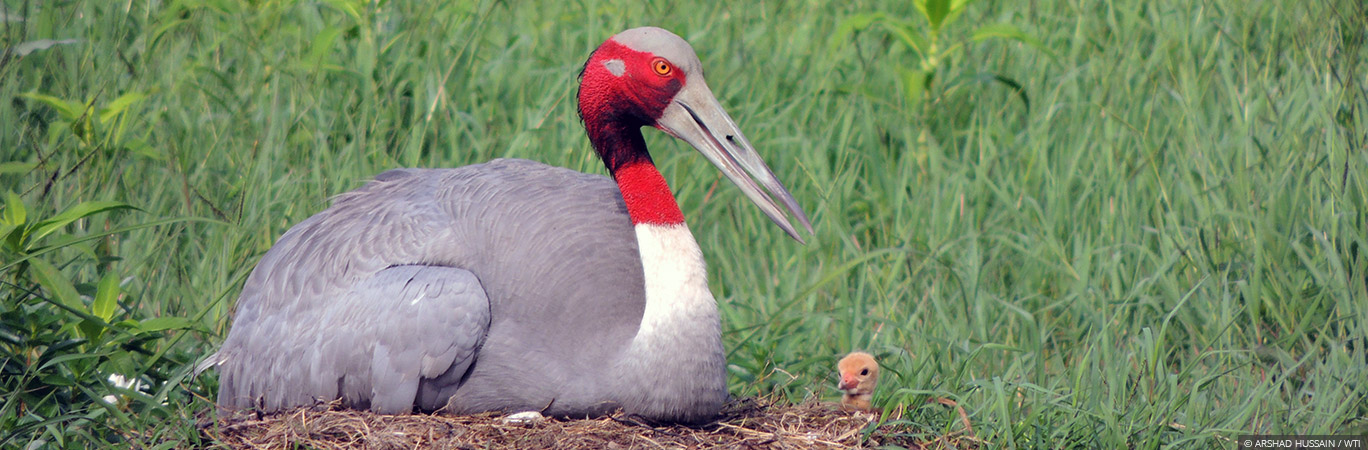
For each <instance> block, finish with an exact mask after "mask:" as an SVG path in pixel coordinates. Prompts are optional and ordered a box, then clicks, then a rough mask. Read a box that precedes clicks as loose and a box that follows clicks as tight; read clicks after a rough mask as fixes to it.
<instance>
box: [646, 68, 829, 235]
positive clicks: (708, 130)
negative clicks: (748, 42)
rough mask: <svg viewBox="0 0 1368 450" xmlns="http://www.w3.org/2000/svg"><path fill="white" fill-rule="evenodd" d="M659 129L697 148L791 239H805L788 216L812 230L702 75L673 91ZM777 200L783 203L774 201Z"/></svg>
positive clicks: (808, 230) (662, 115) (809, 232)
mask: <svg viewBox="0 0 1368 450" xmlns="http://www.w3.org/2000/svg"><path fill="white" fill-rule="evenodd" d="M656 127H657V128H660V129H661V130H664V131H665V132H666V133H669V134H670V135H672V136H674V137H677V138H680V139H683V140H684V142H688V143H689V145H692V146H693V148H695V149H698V152H699V153H702V154H703V156H704V157H706V158H708V161H711V162H712V163H713V165H714V166H717V169H718V170H721V171H722V174H723V175H726V176H727V179H729V180H731V182H732V183H735V184H736V187H738V188H741V192H743V193H745V194H746V197H749V198H750V199H751V201H752V202H754V203H755V205H756V206H759V207H760V210H761V211H764V212H765V215H767V216H769V218H770V220H773V221H774V223H775V224H777V225H779V227H780V228H783V229H784V231H785V232H787V233H788V235H789V236H790V237H792V238H793V239H796V240H797V241H798V242H800V243H805V242H804V241H803V238H802V237H801V236H799V235H798V230H797V229H795V228H794V227H793V225H792V224H791V223H789V219H788V216H789V215H792V216H793V218H794V219H795V220H797V221H798V224H799V225H802V226H803V228H804V229H806V230H807V232H808V234H809V235H811V234H813V231H812V224H811V223H810V222H808V218H807V215H805V214H803V209H802V208H800V207H799V206H798V202H796V201H794V200H793V195H791V194H789V192H788V189H785V188H784V185H783V184H782V183H780V182H779V180H778V179H776V178H774V172H772V171H770V168H769V166H766V165H765V162H764V161H763V160H761V159H760V155H759V154H758V153H756V152H755V147H752V146H751V144H750V141H748V140H746V136H745V135H742V134H741V129H740V128H737V126H736V122H733V121H732V119H731V116H728V115H727V112H726V111H725V110H723V109H722V104H720V103H718V102H717V97H716V96H714V95H713V93H712V90H711V89H708V84H707V83H706V82H704V81H703V78H702V77H693V78H692V79H690V80H689V84H687V85H686V86H685V87H684V88H683V89H681V90H680V91H679V92H678V93H676V94H675V97H674V100H673V101H671V102H670V105H669V106H666V107H665V112H664V114H661V116H660V119H659V120H658V121H656ZM761 186H764V189H761ZM775 198H778V200H779V201H778V202H775ZM781 205H782V206H781Z"/></svg>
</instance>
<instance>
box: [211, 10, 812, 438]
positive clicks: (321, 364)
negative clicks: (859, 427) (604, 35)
mask: <svg viewBox="0 0 1368 450" xmlns="http://www.w3.org/2000/svg"><path fill="white" fill-rule="evenodd" d="M579 113H580V117H581V118H582V119H583V121H584V127H585V129H586V130H587V131H588V134H589V140H590V142H591V143H592V144H593V147H594V149H595V150H596V151H597V152H598V154H599V156H600V157H601V158H602V159H603V162H604V164H605V165H606V166H607V167H608V171H609V172H610V173H611V174H612V179H609V178H607V177H603V176H597V175H588V174H583V173H578V172H574V171H571V170H568V169H563V168H557V167H550V166H546V165H543V164H540V163H536V162H531V161H526V160H512V159H503V160H495V161H491V162H488V163H485V164H479V165H472V166H466V167H460V168H455V169H431V170H424V169H396V170H390V171H387V172H385V173H382V174H380V175H379V176H377V177H376V178H375V180H374V181H371V182H370V183H368V184H366V185H365V186H363V187H361V188H360V189H357V190H355V191H352V192H348V193H346V194H342V195H340V196H338V197H337V199H336V200H335V201H334V203H333V205H332V206H331V207H329V208H327V209H326V210H324V211H322V212H320V213H318V214H316V215H314V216H312V217H310V218H308V219H306V220H304V221H303V222H300V223H299V224H298V225H295V226H294V227H293V228H291V229H290V230H289V231H287V232H286V233H285V234H284V235H283V236H281V237H280V240H279V241H278V242H276V244H275V246H274V247H272V248H271V249H270V250H269V251H267V252H266V254H265V256H263V257H262V258H261V261H260V262H259V263H258V264H257V266H256V269H254V270H253V271H252V274H251V275H250V276H249V277H248V278H247V282H246V285H245V286H243V289H242V294H241V296H240V297H239V298H238V302H237V313H236V314H237V315H236V318H235V320H234V322H233V325H232V328H231V330H230V331H229V332H228V337H227V339H226V340H225V341H224V343H223V346H222V347H221V348H220V349H219V351H218V352H217V353H216V354H214V355H210V356H209V357H208V358H206V360H205V362H204V363H202V364H201V368H205V367H209V366H215V365H216V366H218V370H219V374H220V378H219V398H218V403H219V406H220V407H223V408H249V407H256V408H261V409H263V410H267V411H274V410H279V409H282V408H287V407H292V406H299V405H308V404H312V403H314V402H316V401H326V400H332V399H338V398H340V399H342V401H343V402H344V403H346V404H347V405H350V406H352V407H356V408H369V409H371V410H373V411H376V412H384V413H403V412H409V411H412V409H413V408H414V407H417V408H419V409H421V410H424V411H432V410H438V409H445V410H447V411H451V412H455V413H473V412H482V411H504V412H517V411H540V412H543V413H547V414H551V415H557V416H592V415H601V414H604V413H607V412H610V411H612V410H613V409H616V408H621V409H622V410H623V411H625V412H627V413H632V414H638V415H641V416H644V417H646V418H649V419H653V420H659V421H669V422H697V421H702V420H706V419H708V418H711V417H713V416H714V415H715V414H716V413H717V412H718V411H719V410H720V409H721V407H722V404H723V403H724V402H725V401H726V399H727V384H726V360H725V356H724V353H723V350H722V340H721V324H720V319H719V317H718V311H717V304H716V302H715V301H714V299H713V295H712V293H711V292H710V291H709V289H708V284H707V274H706V272H705V267H704V261H703V257H702V253H701V252H700V250H699V248H698V243H697V242H695V241H694V238H693V235H692V234H690V233H689V229H688V227H687V226H686V225H685V224H684V216H683V214H682V213H681V211H680V209H679V206H678V204H676V203H675V200H674V197H673V196H672V195H671V193H670V190H669V187H668V186H667V185H666V183H665V179H664V178H663V177H662V176H661V174H660V172H659V171H658V170H657V169H656V167H655V165H654V164H653V163H652V161H651V157H650V155H649V154H648V153H647V151H646V144H645V141H643V139H642V134H641V128H642V127H644V126H654V127H656V128H659V129H661V130H663V131H665V132H666V133H669V134H670V135H673V136H675V137H677V138H680V139H683V140H684V141H685V142H688V143H689V144H690V145H692V146H693V147H694V148H696V149H697V150H698V151H699V152H701V153H702V154H703V155H704V156H706V157H707V159H708V160H709V161H711V162H712V163H713V164H714V165H716V166H717V168H718V169H720V170H721V171H722V173H723V174H725V175H726V176H727V177H728V178H729V179H730V180H731V181H732V182H733V183H735V184H736V185H737V186H738V187H739V188H740V189H741V191H742V192H744V193H745V194H746V195H747V196H748V197H749V198H750V199H751V200H752V201H753V202H754V203H756V204H757V205H758V206H759V207H760V209H761V210H763V211H764V212H765V213H766V214H767V215H768V216H769V217H770V219H772V220H773V221H774V222H775V223H776V224H778V225H779V226H780V227H782V228H783V229H784V230H785V231H786V232H788V234H789V235H790V236H792V237H793V238H795V239H798V240H799V241H800V242H801V240H802V239H801V238H800V237H799V234H798V231H797V230H796V229H795V227H794V226H793V225H792V224H790V222H789V218H788V216H789V215H792V216H793V218H794V219H795V220H796V221H797V222H798V223H799V224H800V225H802V226H803V227H804V228H805V229H806V230H807V232H808V233H812V226H811V225H810V223H809V222H808V219H807V217H806V216H805V215H804V214H803V212H802V210H801V209H800V208H799V207H798V204H797V202H795V201H794V200H793V197H792V195H790V194H789V193H788V191H787V190H786V189H785V188H784V186H783V185H782V184H781V183H779V181H778V180H776V179H775V177H774V174H773V173H772V172H771V171H770V170H769V168H768V167H767V166H765V163H764V162H763V161H761V159H760V157H759V156H758V155H757V154H756V152H755V149H754V148H753V147H752V146H751V144H750V143H749V142H748V141H747V140H746V138H745V137H744V136H743V135H742V134H741V131H740V130H739V129H738V128H737V126H736V124H735V123H734V122H733V121H732V119H731V118H730V117H729V116H728V115H727V113H726V112H725V111H723V109H722V107H721V105H720V104H719V103H718V101H717V99H716V98H715V97H714V96H713V94H712V91H711V90H709V89H708V85H707V83H705V82H704V81H703V71H702V67H701V63H699V61H698V57H697V56H696V55H695V54H694V51H693V48H692V47H690V46H689V44H688V43H687V42H685V41H684V40H683V39H680V38H679V37H678V36H675V35H674V34H672V33H670V32H668V31H665V30H662V29H659V28H649V27H648V28H635V29H631V30H627V31H624V32H622V33H619V34H617V35H615V36H613V37H612V38H610V39H608V40H607V41H606V42H604V43H603V44H602V45H601V46H599V48H598V49H597V50H595V51H594V53H593V54H592V55H591V56H590V57H589V60H588V62H586V63H585V65H584V70H583V72H582V73H581V74H580V88H579ZM762 186H763V188H764V189H763V190H762V189H761V187H762ZM766 191H768V193H767V192H766ZM776 199H777V201H776Z"/></svg>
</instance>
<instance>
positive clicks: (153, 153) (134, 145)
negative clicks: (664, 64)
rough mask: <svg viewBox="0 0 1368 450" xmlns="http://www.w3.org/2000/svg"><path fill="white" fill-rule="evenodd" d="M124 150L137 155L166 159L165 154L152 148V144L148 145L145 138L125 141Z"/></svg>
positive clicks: (158, 159)
mask: <svg viewBox="0 0 1368 450" xmlns="http://www.w3.org/2000/svg"><path fill="white" fill-rule="evenodd" d="M124 150H128V151H129V152H131V153H133V154H135V155H139V156H143V157H146V158H149V159H153V160H156V161H165V160H166V157H165V156H163V155H162V154H161V153H158V152H157V150H156V149H154V148H152V146H151V145H148V144H147V141H146V140H143V139H131V140H129V141H128V142H125V143H124Z"/></svg>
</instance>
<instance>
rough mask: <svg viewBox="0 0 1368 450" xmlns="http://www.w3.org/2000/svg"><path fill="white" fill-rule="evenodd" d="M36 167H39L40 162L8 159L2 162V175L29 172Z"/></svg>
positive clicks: (0, 165)
mask: <svg viewBox="0 0 1368 450" xmlns="http://www.w3.org/2000/svg"><path fill="white" fill-rule="evenodd" d="M34 167H38V163H31V162H20V161H7V162H3V163H0V175H15V174H21V173H28V172H29V171H31V170H33V168H34Z"/></svg>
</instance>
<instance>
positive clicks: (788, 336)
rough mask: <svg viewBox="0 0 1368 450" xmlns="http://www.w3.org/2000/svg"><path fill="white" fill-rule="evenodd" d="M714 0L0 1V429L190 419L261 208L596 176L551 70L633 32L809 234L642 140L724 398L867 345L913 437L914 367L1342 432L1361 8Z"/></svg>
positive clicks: (1366, 158)
mask: <svg viewBox="0 0 1368 450" xmlns="http://www.w3.org/2000/svg"><path fill="white" fill-rule="evenodd" d="M724 3H727V2H659V3H643V2H634V1H619V2H607V1H605V2H599V1H592V0H588V1H579V2H542V3H531V2H477V1H424V2H416V1H415V2H410V1H395V0H390V1H384V0H381V1H376V2H368V1H359V0H323V1H299V0H255V1H238V0H164V1H156V2H146V1H131V0H130V1H44V2H39V1H28V0H3V1H0V5H3V9H0V13H3V17H0V19H3V23H0V49H3V53H2V54H0V100H2V101H0V194H4V195H6V197H5V201H4V209H3V211H2V212H0V227H3V228H0V238H3V239H4V241H3V243H0V246H2V247H3V253H0V256H2V257H3V260H2V261H0V297H3V299H0V302H2V303H0V369H2V370H3V374H2V376H3V378H0V389H3V399H0V430H3V431H0V446H3V447H7V448H25V447H28V446H35V447H42V446H49V447H72V448H81V447H93V446H103V445H117V446H136V447H144V446H160V447H162V448H176V447H184V446H187V445H192V444H202V442H200V441H199V439H200V437H199V434H198V431H197V429H196V428H195V422H196V421H197V420H201V419H203V418H205V417H211V414H212V407H211V399H212V398H213V396H214V393H215V383H216V376H215V375H214V374H213V373H212V372H210V373H208V374H206V375H204V376H201V377H199V378H196V379H193V380H192V379H190V378H189V377H188V375H187V373H188V371H189V369H190V367H191V366H192V365H193V364H194V363H195V362H196V359H197V358H199V357H201V356H203V355H204V354H206V353H207V352H209V351H211V349H212V348H213V347H214V346H215V345H216V344H217V343H218V342H220V341H221V340H222V337H223V335H224V333H225V332H226V330H227V327H228V325H229V323H230V321H231V311H232V305H233V300H234V299H235V298H236V293H237V291H238V290H239V289H240V287H241V284H242V281H243V279H244V278H245V277H246V275H247V273H248V272H249V271H250V270H251V268H252V267H253V265H254V263H255V261H256V260H257V259H258V258H259V257H260V256H261V255H262V253H263V252H265V251H266V249H268V248H269V247H270V245H271V244H272V243H273V242H274V240H275V239H276V238H277V237H278V236H279V235H280V234H281V233H283V232H284V231H285V230H286V229H288V228H289V227H290V226H291V225H292V224H295V223H298V222H299V221H301V220H303V219H304V218H306V217H308V216H309V215H311V214H313V213H315V212H317V211H319V210H320V209H322V208H324V207H325V206H326V205H327V203H328V199H329V197H330V196H332V195H335V194H338V193H341V192H345V191H347V190H349V189H353V188H356V187H358V186H360V185H361V184H362V183H364V182H365V180H367V179H368V178H369V177H370V176H372V175H374V174H376V173H379V172H381V171H383V170H385V169H389V168H393V167H401V166H412V167H450V166H459V165H464V164H470V163H476V162H481V161H485V160H488V159H491V158H497V157H520V158H529V159H534V160H538V161H542V162H545V163H548V164H553V165H559V166H565V167H570V168H574V169H577V170H582V171H587V172H591V173H604V169H603V168H602V166H601V164H600V163H599V162H598V161H597V159H596V158H595V156H594V155H593V154H592V152H591V151H590V149H589V146H588V142H587V140H586V139H585V138H584V136H583V131H582V129H581V128H580V123H579V120H578V118H577V116H576V114H575V112H574V111H575V110H574V102H573V99H574V97H573V94H574V92H575V83H576V75H577V73H578V71H579V68H580V65H581V64H582V63H583V60H584V58H586V57H587V55H588V53H589V52H590V51H591V50H592V49H593V48H594V47H595V46H596V45H597V44H598V43H600V42H602V41H603V40H604V39H606V38H607V37H608V36H611V35H612V34H613V33H615V32H617V31H620V30H622V29H625V28H627V27H631V26H639V25H646V24H652V25H658V26H662V27H665V28H668V29H671V30H673V31H675V32H677V33H678V34H680V35H682V36H684V37H685V38H686V39H687V40H689V41H690V42H692V43H693V45H694V47H695V48H696V49H697V50H698V52H699V54H700V58H701V59H702V60H703V63H704V65H705V67H706V70H707V75H708V79H709V82H710V84H711V86H712V87H713V90H714V91H715V92H716V93H717V94H718V95H719V97H720V99H721V101H722V103H723V104H724V105H725V106H726V107H727V108H728V109H729V111H730V113H731V115H732V116H733V117H735V118H736V119H737V121H738V122H739V123H740V125H741V127H742V129H743V130H745V132H746V133H747V134H748V136H749V137H750V140H751V141H752V142H753V143H754V144H755V145H756V147H757V148H758V149H759V150H760V151H761V153H762V154H764V155H765V157H766V159H767V160H768V161H769V162H770V164H771V166H772V167H773V168H774V169H775V171H776V173H777V174H778V175H779V178H780V179H782V180H784V182H785V183H786V184H787V185H788V186H789V187H790V188H791V190H792V191H793V192H794V194H795V196H796V197H797V198H798V200H799V202H800V203H801V204H803V205H804V207H805V208H806V210H807V211H808V213H809V215H810V216H811V217H812V218H813V223H814V226H815V228H816V230H817V234H816V236H815V237H814V238H812V239H810V240H809V243H808V244H807V245H805V246H804V245H798V244H797V243H795V242H793V241H791V240H789V239H788V238H787V237H786V236H785V235H784V234H783V233H782V232H781V231H780V230H779V229H778V228H777V227H774V226H772V225H771V224H770V223H769V222H768V221H767V220H766V219H765V218H764V216H763V215H762V214H760V213H759V212H758V211H757V210H756V209H755V208H754V207H752V206H751V205H749V204H748V203H747V202H746V201H745V200H744V198H743V197H741V196H739V195H738V192H737V191H736V189H734V188H732V187H731V186H729V185H728V184H727V183H726V182H725V181H722V180H721V178H720V177H719V175H718V174H717V173H716V171H715V170H714V169H712V168H711V167H710V166H709V165H708V164H707V163H706V161H704V160H703V159H702V158H700V157H699V156H698V155H697V154H696V153H695V152H693V151H692V150H689V149H688V148H687V146H685V145H683V144H682V143H678V142H673V141H672V140H671V139H670V138H668V137H667V136H664V135H663V134H662V133H657V132H648V133H647V140H648V144H649V145H650V147H651V148H652V149H653V155H654V156H655V158H656V161H657V162H658V163H659V164H660V166H661V168H662V170H663V172H664V173H665V175H666V177H667V179H669V180H670V182H671V184H672V186H673V187H674V189H675V191H676V193H677V195H678V198H679V200H680V203H681V206H682V208H683V209H684V212H685V216H686V217H687V218H688V220H689V223H690V225H691V227H692V228H693V230H694V233H695V235H696V236H697V238H698V240H699V242H700V244H701V246H702V247H703V250H704V252H705V256H706V258H707V260H708V261H709V263H710V270H709V273H710V276H711V283H712V286H713V290H714V292H715V293H716V295H717V297H718V299H719V302H720V303H721V305H722V309H723V313H724V318H723V324H724V329H725V333H726V335H725V339H726V346H727V350H728V359H729V362H730V370H731V375H732V378H731V387H732V392H733V394H734V395H738V396H751V395H777V396H780V397H782V398H786V399H788V400H791V401H795V402H797V401H802V400H804V399H806V398H809V397H813V396H816V397H821V398H828V399H829V398H831V397H833V396H834V395H835V394H836V391H835V388H834V383H835V382H834V376H833V367H834V362H835V360H836V358H837V357H839V356H840V355H841V354H842V353H844V352H847V351H849V350H852V349H866V350H869V351H871V352H874V353H876V354H877V355H879V356H880V357H881V358H882V362H883V365H884V366H885V369H886V372H885V375H884V378H883V381H884V385H883V387H882V388H881V390H880V392H879V394H878V396H877V397H876V399H877V401H876V403H877V404H880V405H882V406H883V407H884V408H885V409H886V410H887V412H888V413H889V415H888V420H899V421H904V422H906V423H907V424H908V429H909V430H911V432H913V433H918V434H920V435H923V436H925V437H926V438H927V439H931V438H934V437H936V436H940V435H945V434H950V433H957V432H961V431H962V430H961V429H960V426H961V425H960V423H959V421H958V419H957V416H956V415H955V413H954V412H953V411H951V410H950V409H948V408H946V407H944V406H942V405H940V404H937V403H927V400H928V399H930V398H933V397H942V398H947V399H952V400H954V401H956V402H958V403H959V404H960V405H962V406H964V407H965V408H966V410H967V412H968V414H969V419H970V421H971V423H972V424H973V425H974V432H975V433H976V436H978V437H979V438H980V439H981V440H982V441H984V442H987V443H991V444H992V445H993V446H995V447H997V446H1000V447H1036V446H1051V447H1054V446H1068V447H1072V446H1087V447H1104V448H1120V447H1143V448H1155V447H1157V446H1161V445H1184V446H1201V447H1210V446H1214V447H1228V446H1230V445H1232V443H1231V442H1230V439H1233V438H1234V437H1235V436H1237V435H1239V434H1241V433H1253V432H1258V433H1322V434H1323V433H1364V432H1365V431H1368V376H1365V374H1368V355H1366V354H1365V352H1366V351H1368V350H1366V349H1365V347H1368V300H1366V298H1368V291H1366V290H1368V287H1366V286H1365V285H1368V269H1366V268H1368V252H1366V251H1368V210H1366V209H1365V206H1368V205H1366V204H1368V147H1365V145H1368V118H1365V115H1368V75H1366V74H1368V50H1365V47H1364V42H1365V29H1368V13H1365V6H1364V5H1363V4H1362V3H1361V2H1358V1H1355V0H1347V1H1338V2H1277V1H1269V2H1246V1H1242V0H1209V1H1195V2H1185V1H1160V2H1148V1H1131V0H1118V1H1116V2H1088V1H1078V0H1032V1H1027V2H979V3H974V4H971V5H969V6H968V7H967V8H966V9H964V10H963V11H962V16H960V17H959V20H958V21H955V22H953V23H949V22H947V23H946V24H945V25H943V28H941V29H938V30H935V31H936V32H937V33H939V34H937V36H940V37H941V39H943V40H942V41H940V47H939V50H946V49H948V48H950V47H951V46H955V45H956V44H958V46H957V47H954V50H953V52H949V53H946V54H945V56H946V57H945V58H928V54H927V53H925V51H923V52H922V53H918V51H917V49H916V48H915V46H914V44H917V43H918V42H922V43H925V41H924V40H923V41H917V40H916V39H914V38H910V37H908V36H904V35H900V33H907V32H915V33H922V35H923V36H929V35H930V34H928V33H930V31H931V29H930V28H929V26H930V25H929V24H928V22H927V21H926V20H924V19H923V15H922V13H921V12H919V11H918V10H917V7H916V5H923V6H924V5H926V4H928V2H905V1H889V2H878V1H854V2H847V1H837V2H820V1H813V2H801V3H794V2H751V3H737V2H731V3H734V4H730V5H728V4H724ZM929 3H930V4H933V5H934V4H937V3H938V2H935V1H932V2H929ZM933 13H934V11H933ZM877 14H882V16H878V15H877ZM986 24H987V25H991V24H1007V26H1005V27H1000V28H988V30H989V33H988V35H984V34H980V33H978V32H977V31H976V30H979V31H981V30H983V28H981V27H982V26H984V25H986ZM900 30H901V31H900ZM1013 31H1016V32H1019V34H1013V33H1012V32H1013ZM976 38H987V39H976ZM922 50H926V49H922ZM112 374H120V375H122V376H124V377H128V378H130V379H135V380H137V381H138V382H139V384H137V385H135V386H133V387H131V388H128V387H120V386H116V385H114V384H113V383H111V382H110V381H109V376H110V375H112ZM106 395H112V396H114V397H112V400H114V401H113V402H108V401H104V400H100V398H101V397H104V396H106Z"/></svg>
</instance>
